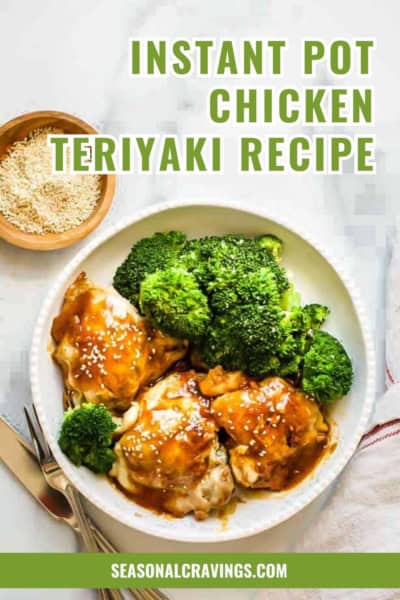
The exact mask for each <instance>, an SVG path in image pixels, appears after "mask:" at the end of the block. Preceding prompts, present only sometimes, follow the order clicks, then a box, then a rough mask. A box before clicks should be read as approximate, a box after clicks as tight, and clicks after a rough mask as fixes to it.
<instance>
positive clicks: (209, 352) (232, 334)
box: [195, 316, 247, 371]
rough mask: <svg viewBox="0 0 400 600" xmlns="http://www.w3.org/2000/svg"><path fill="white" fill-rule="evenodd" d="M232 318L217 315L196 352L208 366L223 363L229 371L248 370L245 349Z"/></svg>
mask: <svg viewBox="0 0 400 600" xmlns="http://www.w3.org/2000/svg"><path fill="white" fill-rule="evenodd" d="M236 334H237V331H236V330H235V327H234V324H233V322H232V320H231V318H230V317H229V316H228V317H225V316H217V317H215V318H214V319H213V321H212V323H211V325H210V326H209V327H208V329H207V333H206V335H205V337H204V338H203V340H202V344H201V346H199V347H197V348H196V350H195V352H196V353H197V354H198V355H199V357H200V359H201V361H202V362H204V364H205V366H207V367H215V366H217V365H222V366H223V367H224V368H225V369H227V370H229V371H235V370H237V369H240V370H242V371H245V370H246V367H247V360H246V354H245V349H244V347H243V346H241V345H240V343H239V340H238V338H237V335H236Z"/></svg>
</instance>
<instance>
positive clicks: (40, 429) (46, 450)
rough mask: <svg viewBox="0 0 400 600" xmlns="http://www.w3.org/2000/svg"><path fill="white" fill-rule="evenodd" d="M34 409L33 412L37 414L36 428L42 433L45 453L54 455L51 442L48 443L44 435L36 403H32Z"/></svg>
mask: <svg viewBox="0 0 400 600" xmlns="http://www.w3.org/2000/svg"><path fill="white" fill-rule="evenodd" d="M32 410H33V414H34V415H35V419H36V430H37V431H38V432H39V433H40V438H41V444H42V448H43V449H44V451H45V453H47V455H48V456H49V457H50V456H53V453H52V451H51V448H50V446H49V444H48V443H47V440H46V438H45V436H44V433H43V429H42V426H41V424H40V421H39V415H38V414H37V410H36V406H35V405H34V404H32Z"/></svg>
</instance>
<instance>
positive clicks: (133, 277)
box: [113, 231, 186, 305]
mask: <svg viewBox="0 0 400 600" xmlns="http://www.w3.org/2000/svg"><path fill="white" fill-rule="evenodd" d="M185 241H186V235H185V234H184V233H182V232H181V231H169V232H165V233H155V234H154V235H153V236H152V237H149V238H143V239H142V240H139V241H138V242H137V243H136V244H135V245H134V246H133V247H132V249H131V251H130V253H129V254H128V256H127V258H126V259H125V260H124V262H123V263H122V264H121V265H120V266H119V267H118V269H117V270H116V272H115V275H114V281H113V285H114V287H115V289H116V290H117V291H118V292H119V293H120V294H121V296H124V297H125V298H127V299H128V300H129V301H130V302H132V304H135V305H137V303H138V299H139V289H140V283H141V281H142V280H143V279H144V278H145V276H146V275H148V274H149V273H154V271H156V270H157V269H164V268H166V267H168V266H171V265H172V264H174V263H175V261H176V260H177V257H178V255H179V252H180V251H181V250H182V248H183V246H184V244H185Z"/></svg>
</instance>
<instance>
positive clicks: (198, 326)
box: [139, 267, 210, 340]
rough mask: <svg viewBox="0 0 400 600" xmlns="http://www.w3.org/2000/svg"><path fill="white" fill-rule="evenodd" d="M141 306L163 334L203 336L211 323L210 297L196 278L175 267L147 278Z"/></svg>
mask: <svg viewBox="0 0 400 600" xmlns="http://www.w3.org/2000/svg"><path fill="white" fill-rule="evenodd" d="M139 305H140V310H141V311H142V313H143V314H144V315H146V316H147V317H149V318H150V320H151V321H152V322H153V323H154V325H156V326H157V327H159V328H160V329H161V331H164V332H165V333H168V334H169V335H172V336H174V337H177V338H181V339H189V340H195V339H197V338H199V337H201V336H202V335H203V334H204V333H205V330H206V327H207V324H208V322H209V320H210V309H209V308H208V302H207V297H206V296H205V295H204V294H203V292H202V291H201V290H200V288H199V286H198V284H197V281H196V279H195V277H194V275H192V274H191V273H188V272H187V271H185V270H183V269H177V268H175V267H171V268H169V269H165V270H163V271H156V272H155V273H151V274H150V275H147V276H146V277H145V279H144V280H143V281H142V283H141V285H140V297H139Z"/></svg>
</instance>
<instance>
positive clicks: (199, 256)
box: [180, 234, 289, 294]
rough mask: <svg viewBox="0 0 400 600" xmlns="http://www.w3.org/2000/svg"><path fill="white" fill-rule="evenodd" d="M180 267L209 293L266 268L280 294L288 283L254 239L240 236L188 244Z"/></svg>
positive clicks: (280, 270)
mask: <svg viewBox="0 0 400 600" xmlns="http://www.w3.org/2000/svg"><path fill="white" fill-rule="evenodd" d="M180 260H181V261H182V265H183V266H184V267H185V268H186V269H187V270H189V271H191V272H193V274H194V275H195V277H196V279H197V280H198V282H199V284H200V285H201V286H202V288H203V289H204V290H205V291H206V292H208V291H212V290H213V289H215V287H216V282H218V284H219V285H222V286H223V285H224V281H225V280H228V281H229V282H230V281H232V280H233V279H234V278H235V277H237V276H239V275H241V274H248V273H249V272H251V271H257V270H259V269H261V268H264V267H266V268H269V269H270V270H272V271H273V272H274V274H275V277H276V281H277V285H278V289H279V293H280V294H282V293H283V292H284V291H285V290H286V289H287V288H288V287H289V282H288V279H287V276H286V272H285V271H284V269H282V268H281V267H279V266H278V264H277V263H276V262H275V260H274V259H273V258H272V255H271V254H270V253H269V252H265V251H264V250H263V249H262V248H261V247H260V246H259V245H258V243H257V242H256V240H254V239H249V238H246V237H244V236H242V235H234V234H230V235H225V236H222V237H208V238H201V239H199V240H194V241H191V242H188V243H187V244H186V245H185V247H184V248H183V250H182V252H181V254H180Z"/></svg>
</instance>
